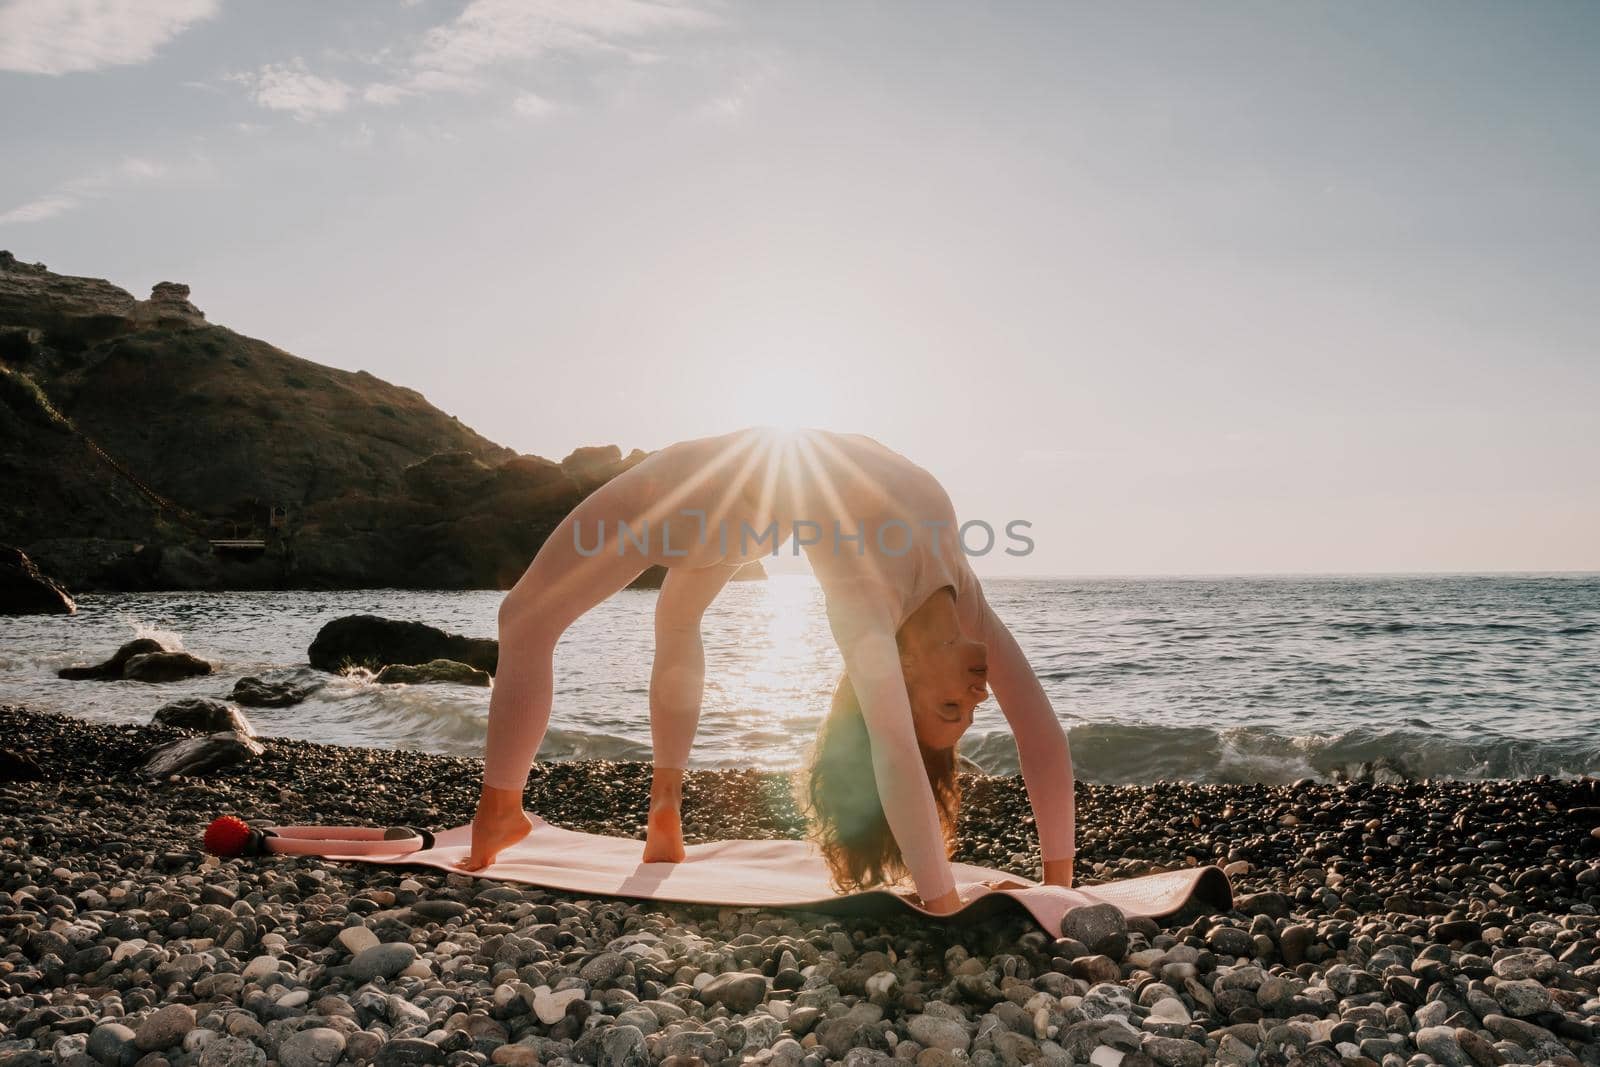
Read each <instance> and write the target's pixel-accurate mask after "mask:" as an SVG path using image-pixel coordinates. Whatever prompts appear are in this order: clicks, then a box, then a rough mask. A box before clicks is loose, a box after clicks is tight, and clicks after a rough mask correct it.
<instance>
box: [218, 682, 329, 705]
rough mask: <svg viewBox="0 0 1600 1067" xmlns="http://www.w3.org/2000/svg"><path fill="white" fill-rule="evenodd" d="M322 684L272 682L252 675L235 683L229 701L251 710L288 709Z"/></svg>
mask: <svg viewBox="0 0 1600 1067" xmlns="http://www.w3.org/2000/svg"><path fill="white" fill-rule="evenodd" d="M322 684H323V683H321V682H307V683H304V684H300V683H295V682H290V681H271V680H268V679H265V678H257V677H255V676H254V675H251V676H249V677H245V678H240V679H239V680H238V681H237V682H234V683H233V692H232V693H230V694H228V699H229V700H233V701H237V702H238V703H240V704H243V705H245V706H246V707H251V708H287V707H291V706H293V705H295V704H298V703H300V702H301V701H303V700H304V699H305V698H306V697H308V696H310V695H311V694H312V693H315V692H316V691H317V690H318V689H321V688H322Z"/></svg>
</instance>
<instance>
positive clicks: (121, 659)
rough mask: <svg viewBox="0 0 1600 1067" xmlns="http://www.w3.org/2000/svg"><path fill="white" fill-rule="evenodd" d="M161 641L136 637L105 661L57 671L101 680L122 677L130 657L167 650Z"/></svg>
mask: <svg viewBox="0 0 1600 1067" xmlns="http://www.w3.org/2000/svg"><path fill="white" fill-rule="evenodd" d="M165 651H166V648H164V647H163V646H162V644H161V642H160V641H157V640H155V639H154V638H151V637H136V638H134V639H133V640H132V641H129V642H128V643H127V644H125V645H123V646H122V647H121V648H119V649H117V651H116V653H115V654H114V655H112V657H111V658H110V659H108V660H106V661H105V662H103V663H96V664H95V665H94V666H92V667H63V668H61V669H60V670H58V671H56V677H58V678H78V679H81V678H92V679H96V680H99V681H112V680H115V679H117V678H121V677H122V669H123V668H124V667H125V666H127V663H128V661H129V660H130V659H132V658H133V657H135V656H142V655H145V654H146V653H152V652H165Z"/></svg>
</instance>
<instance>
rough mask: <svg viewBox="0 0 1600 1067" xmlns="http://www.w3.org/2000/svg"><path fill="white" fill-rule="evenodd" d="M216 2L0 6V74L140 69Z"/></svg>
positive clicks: (10, 0) (76, 1)
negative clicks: (119, 68)
mask: <svg viewBox="0 0 1600 1067" xmlns="http://www.w3.org/2000/svg"><path fill="white" fill-rule="evenodd" d="M216 12H217V0H3V2H0V70H12V71H18V72H21V73H24V74H70V73H73V72H75V71H85V70H100V69H102V68H105V67H120V66H126V65H128V64H132V63H145V62H148V61H149V60H150V59H151V58H153V57H154V56H155V54H156V50H157V49H158V48H160V47H161V46H162V45H164V44H166V43H167V42H168V41H170V40H172V39H173V38H174V37H176V36H177V35H178V34H180V33H182V32H183V31H184V30H186V29H188V28H189V27H190V26H192V25H193V24H195V23H196V22H201V21H203V20H205V19H208V18H210V17H211V16H213V15H215V14H216Z"/></svg>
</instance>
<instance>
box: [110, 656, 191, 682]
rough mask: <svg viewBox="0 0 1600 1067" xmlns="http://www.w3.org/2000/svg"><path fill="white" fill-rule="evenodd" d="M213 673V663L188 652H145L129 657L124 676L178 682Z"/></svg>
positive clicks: (123, 672) (130, 679)
mask: <svg viewBox="0 0 1600 1067" xmlns="http://www.w3.org/2000/svg"><path fill="white" fill-rule="evenodd" d="M210 673H211V664H209V663H207V662H206V661H205V660H203V659H201V658H200V657H198V656H191V655H190V654H189V653H187V652H144V653H141V654H139V655H137V656H130V657H128V662H127V663H125V664H124V665H123V667H122V677H123V678H126V679H128V680H129V681H134V682H176V681H179V680H181V679H184V678H195V677H198V676H200V675H203V674H210Z"/></svg>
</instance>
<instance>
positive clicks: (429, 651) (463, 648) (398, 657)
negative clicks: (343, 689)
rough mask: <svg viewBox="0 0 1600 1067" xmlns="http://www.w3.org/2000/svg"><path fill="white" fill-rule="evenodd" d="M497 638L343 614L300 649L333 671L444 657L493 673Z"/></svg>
mask: <svg viewBox="0 0 1600 1067" xmlns="http://www.w3.org/2000/svg"><path fill="white" fill-rule="evenodd" d="M499 656H500V643H499V642H498V641H495V640H493V639H490V638H481V637H463V636H461V635H459V634H452V633H446V632H445V631H444V630H440V629H438V628H437V627H433V626H428V625H426V624H424V623H420V622H409V621H404V620H398V619H385V618H383V617H381V616H378V615H345V616H342V617H340V618H337V619H334V620H333V621H331V622H329V623H327V624H325V625H324V626H323V627H322V629H321V630H318V631H317V636H316V638H315V639H313V640H312V642H311V647H310V648H308V649H307V650H306V657H307V659H309V660H310V662H311V665H312V666H313V667H315V668H317V669H318V670H323V671H332V672H339V671H343V670H347V669H349V668H351V667H365V668H367V669H368V670H372V671H381V670H382V669H383V668H384V667H387V666H389V665H390V664H411V665H416V664H423V663H428V662H430V661H432V660H439V659H446V660H454V661H456V662H458V663H465V664H468V665H469V666H472V667H476V668H477V669H478V670H480V671H485V672H487V673H489V674H491V675H492V674H493V673H494V670H495V664H496V662H497V661H498V659H499Z"/></svg>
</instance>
